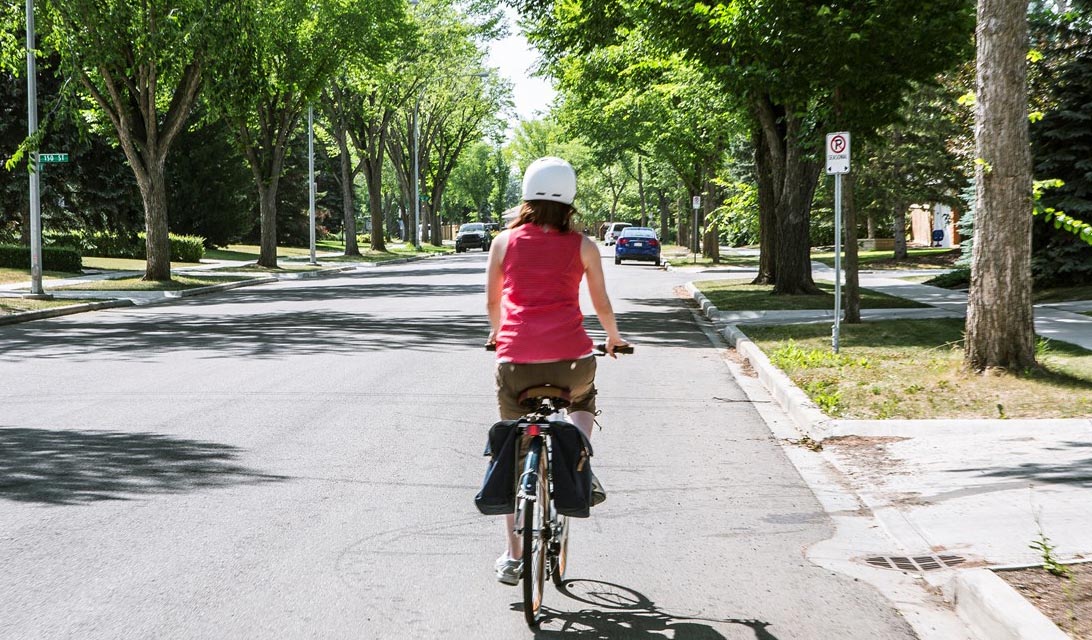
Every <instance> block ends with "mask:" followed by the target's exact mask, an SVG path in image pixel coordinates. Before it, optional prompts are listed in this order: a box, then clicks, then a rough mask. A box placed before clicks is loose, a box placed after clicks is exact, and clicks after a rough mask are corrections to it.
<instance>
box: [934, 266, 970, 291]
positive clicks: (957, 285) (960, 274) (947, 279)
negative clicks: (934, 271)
mask: <svg viewBox="0 0 1092 640" xmlns="http://www.w3.org/2000/svg"><path fill="white" fill-rule="evenodd" d="M923 284H927V285H929V286H932V287H943V288H945V289H966V288H967V287H969V286H970V284H971V269H970V267H958V268H955V269H952V270H951V271H949V272H948V273H942V274H941V275H939V276H937V277H935V278H931V279H929V280H926V281H925V282H924V283H923Z"/></svg>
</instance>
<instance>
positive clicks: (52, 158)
mask: <svg viewBox="0 0 1092 640" xmlns="http://www.w3.org/2000/svg"><path fill="white" fill-rule="evenodd" d="M38 160H39V161H40V162H42V163H51V162H52V163H56V162H68V154H67V153H42V154H39V155H38Z"/></svg>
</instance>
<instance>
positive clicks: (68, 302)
mask: <svg viewBox="0 0 1092 640" xmlns="http://www.w3.org/2000/svg"><path fill="white" fill-rule="evenodd" d="M87 302H101V300H75V299H64V300H32V299H29V298H0V316H4V315H12V314H15V313H23V312H26V311H38V310H40V309H55V308H57V307H71V306H72V305H77V304H85V303H87Z"/></svg>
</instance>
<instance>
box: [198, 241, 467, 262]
mask: <svg viewBox="0 0 1092 640" xmlns="http://www.w3.org/2000/svg"><path fill="white" fill-rule="evenodd" d="M387 247H388V250H387V251H385V252H382V251H372V250H371V249H368V248H367V245H361V247H360V252H361V254H363V255H361V256H360V257H356V256H344V255H341V256H323V257H321V258H320V260H321V261H322V262H383V261H386V260H395V259H397V258H405V257H410V256H417V255H432V254H437V253H451V252H453V251H454V250H455V249H454V247H451V246H446V245H445V246H443V247H434V246H432V245H430V244H425V245H422V246H421V251H420V252H418V251H414V249H413V247H412V246H411V245H387ZM315 250H316V252H317V253H344V251H345V245H344V243H342V242H340V241H337V240H323V241H320V242H316V243H315ZM260 255H261V247H259V246H257V245H244V244H238V245H230V246H227V247H224V248H223V249H210V250H208V251H205V258H207V259H209V260H245V261H250V262H253V261H257V260H258V258H259V257H260ZM310 256H311V249H310V248H309V247H277V258H278V259H280V258H309V257H310Z"/></svg>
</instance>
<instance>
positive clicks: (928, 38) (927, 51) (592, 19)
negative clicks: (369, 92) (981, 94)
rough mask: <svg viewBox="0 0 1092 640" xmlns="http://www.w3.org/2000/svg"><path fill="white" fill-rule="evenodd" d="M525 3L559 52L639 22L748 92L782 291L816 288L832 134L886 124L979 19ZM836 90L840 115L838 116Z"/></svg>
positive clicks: (911, 5)
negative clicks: (814, 217) (823, 165)
mask: <svg viewBox="0 0 1092 640" xmlns="http://www.w3.org/2000/svg"><path fill="white" fill-rule="evenodd" d="M514 3H515V4H516V5H518V6H521V7H522V8H523V9H524V10H525V11H527V12H529V13H531V14H532V15H535V16H538V17H539V18H540V19H539V20H538V21H536V22H535V30H533V31H532V34H533V37H534V39H535V43H536V44H537V45H538V46H539V48H540V49H542V50H543V51H544V52H545V55H546V56H547V57H548V58H552V59H561V58H563V57H565V56H569V55H573V54H579V53H585V52H588V51H592V50H594V49H596V48H599V47H603V46H607V45H610V44H613V43H614V42H616V41H618V40H619V39H620V38H622V37H624V35H625V34H626V33H627V32H629V31H631V30H632V29H634V28H638V27H639V28H643V29H645V30H647V32H648V33H650V34H651V35H652V36H653V37H655V39H656V41H657V42H658V43H659V44H660V45H661V46H662V47H664V48H665V49H666V50H668V51H675V52H680V53H683V54H684V55H685V56H686V57H687V58H688V59H690V60H692V61H694V62H695V63H696V64H698V65H700V66H701V67H702V68H703V70H704V71H705V72H706V73H708V74H710V75H711V76H712V77H713V78H715V79H716V80H717V82H718V83H719V84H720V87H721V91H722V92H723V93H727V94H729V95H733V96H736V97H738V99H739V100H740V101H741V104H742V105H745V106H744V109H745V111H744V113H746V114H747V115H748V116H749V117H750V118H751V123H752V127H753V131H754V140H755V144H756V148H758V149H761V152H758V153H757V155H756V158H755V161H756V165H757V171H756V172H757V174H758V176H759V181H758V184H759V195H760V197H759V203H760V205H761V206H763V207H764V212H763V215H762V220H763V227H764V228H769V227H770V226H771V224H775V225H776V231H774V232H773V233H776V236H777V243H776V250H775V252H774V254H775V258H776V264H775V268H774V269H772V270H771V271H772V272H771V274H770V275H771V277H772V278H773V279H774V282H775V292H777V293H781V294H793V293H805V292H814V291H815V286H814V283H813V282H812V279H811V267H810V256H809V249H810V247H809V243H808V228H809V223H810V220H809V215H810V206H811V200H812V196H813V194H814V190H815V187H816V182H817V178H818V174H819V169H820V165H819V162H818V157H817V156H818V150H819V147H820V146H821V142H822V134H823V133H824V132H825V131H826V130H828V128H833V127H836V126H837V127H844V128H847V129H850V130H851V131H853V132H855V133H856V134H862V133H865V132H868V131H872V130H874V129H876V128H878V127H880V126H882V125H883V124H885V123H886V122H887V121H888V119H889V118H890V117H891V116H892V114H893V113H894V111H895V108H894V106H893V105H895V104H897V103H898V99H899V97H900V96H901V95H902V93H903V92H904V91H905V90H906V87H907V85H908V83H909V82H911V81H913V80H915V79H922V78H928V77H931V76H932V75H933V74H935V73H937V72H939V71H941V70H942V69H943V68H944V67H945V66H946V65H948V64H950V63H951V62H952V60H953V59H954V56H953V52H954V51H956V50H958V49H959V48H960V47H963V46H965V41H966V38H965V36H966V34H968V33H969V30H970V24H971V16H970V13H969V3H968V2H966V0H936V1H927V2H921V1H919V0H869V1H867V2H861V3H856V4H855V5H854V6H853V7H852V8H851V7H834V6H831V5H827V4H818V5H817V4H813V3H801V2H794V1H792V0H777V1H774V2H768V1H759V0H732V1H731V2H713V3H695V2H692V1H689V0H628V1H624V2H617V1H614V0H582V1H580V2H552V1H550V0H524V1H522V2H520V1H518V0H514ZM923 42H927V43H929V46H921V44H920V43H923ZM832 43H838V46H832ZM835 92H838V93H839V94H840V95H841V103H842V111H841V115H840V118H839V119H835V118H833V117H832V109H831V103H832V96H833V94H834V93H835ZM850 125H852V126H850ZM771 208H772V210H773V211H772V212H770V211H769V209H771ZM769 233H770V232H767V233H766V234H764V239H765V238H766V237H767V236H768V235H769Z"/></svg>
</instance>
